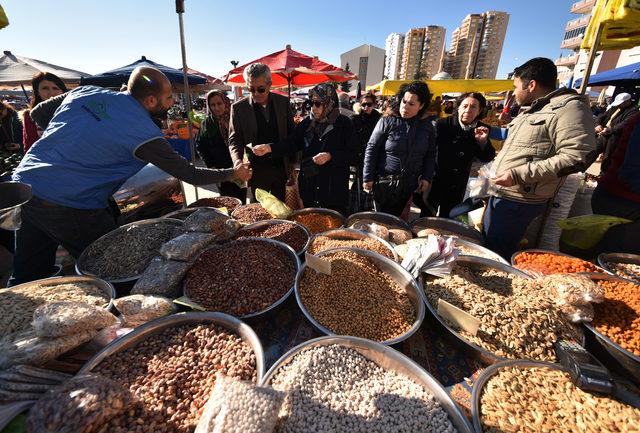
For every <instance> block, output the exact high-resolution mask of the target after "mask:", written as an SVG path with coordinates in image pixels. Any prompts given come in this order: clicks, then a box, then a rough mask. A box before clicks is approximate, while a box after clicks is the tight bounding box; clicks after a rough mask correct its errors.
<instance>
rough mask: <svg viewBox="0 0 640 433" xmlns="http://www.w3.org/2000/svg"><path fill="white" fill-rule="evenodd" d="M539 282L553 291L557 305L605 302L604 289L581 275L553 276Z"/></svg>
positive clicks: (545, 277)
mask: <svg viewBox="0 0 640 433" xmlns="http://www.w3.org/2000/svg"><path fill="white" fill-rule="evenodd" d="M537 282H538V284H542V285H545V286H546V287H549V288H550V289H551V291H552V293H551V295H552V296H553V298H554V299H555V302H556V304H557V305H563V304H569V305H579V304H586V303H589V302H598V303H599V302H602V301H604V289H603V288H602V287H600V286H599V285H597V284H596V283H595V282H593V281H592V280H591V279H589V278H587V277H583V276H581V275H571V274H552V275H547V276H544V277H541V278H539V279H538V281H537Z"/></svg>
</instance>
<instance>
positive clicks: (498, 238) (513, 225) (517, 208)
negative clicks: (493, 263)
mask: <svg viewBox="0 0 640 433" xmlns="http://www.w3.org/2000/svg"><path fill="white" fill-rule="evenodd" d="M546 206H547V205H546V203H535V204H533V203H531V204H530V203H520V202H517V201H513V200H508V199H505V198H499V197H491V198H490V199H489V203H488V204H487V208H486V209H485V212H484V217H483V219H482V224H483V226H484V234H485V236H486V244H485V247H487V248H489V249H490V250H493V251H495V252H496V253H498V254H500V255H501V256H502V257H503V258H504V259H505V260H507V261H510V260H511V256H512V255H513V253H515V252H516V251H518V250H519V249H520V240H521V239H522V236H524V234H525V232H526V231H527V227H529V224H530V223H531V221H533V219H534V218H535V217H537V216H538V215H542V213H543V212H544V210H545V208H546Z"/></svg>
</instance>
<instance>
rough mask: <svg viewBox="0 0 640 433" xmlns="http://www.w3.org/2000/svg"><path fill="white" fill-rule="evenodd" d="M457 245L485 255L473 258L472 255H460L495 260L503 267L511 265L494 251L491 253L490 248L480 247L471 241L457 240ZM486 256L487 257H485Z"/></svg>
mask: <svg viewBox="0 0 640 433" xmlns="http://www.w3.org/2000/svg"><path fill="white" fill-rule="evenodd" d="M455 243H456V244H459V245H462V246H465V247H467V248H469V249H471V250H475V251H478V252H479V253H482V254H484V256H472V255H470V254H464V253H463V254H460V255H461V256H471V257H480V258H481V259H485V258H486V259H489V260H495V261H496V262H500V263H502V264H503V265H509V262H508V261H506V260H505V259H503V258H502V256H501V255H500V254H498V253H494V252H493V251H491V250H490V249H489V248H485V247H483V246H482V245H478V244H474V243H473V242H469V241H465V240H464V239H460V238H458V239H456V240H455ZM485 256H486V257H485Z"/></svg>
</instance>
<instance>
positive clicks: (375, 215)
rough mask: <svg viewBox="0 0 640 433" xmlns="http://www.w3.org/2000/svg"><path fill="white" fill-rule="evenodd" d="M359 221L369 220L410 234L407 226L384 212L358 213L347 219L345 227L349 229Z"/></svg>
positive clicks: (402, 221)
mask: <svg viewBox="0 0 640 433" xmlns="http://www.w3.org/2000/svg"><path fill="white" fill-rule="evenodd" d="M360 220H371V221H375V222H379V223H381V224H384V225H386V226H391V227H390V228H397V229H400V230H406V231H408V232H411V227H410V226H409V224H408V223H407V222H406V221H404V220H402V219H400V218H398V217H397V216H395V215H391V214H388V213H384V212H358V213H354V214H352V215H350V216H349V218H347V224H346V226H347V227H351V226H352V225H353V224H355V223H357V222H358V221H360Z"/></svg>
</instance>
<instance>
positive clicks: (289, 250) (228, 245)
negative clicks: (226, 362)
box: [182, 238, 300, 319]
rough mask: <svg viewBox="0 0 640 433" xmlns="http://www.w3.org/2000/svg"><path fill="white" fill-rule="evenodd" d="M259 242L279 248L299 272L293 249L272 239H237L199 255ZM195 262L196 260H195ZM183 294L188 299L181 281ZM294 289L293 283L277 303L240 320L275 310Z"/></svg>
mask: <svg viewBox="0 0 640 433" xmlns="http://www.w3.org/2000/svg"><path fill="white" fill-rule="evenodd" d="M250 240H251V241H259V242H269V243H272V244H274V245H276V246H278V247H279V248H281V249H283V250H284V252H285V253H286V254H287V255H288V256H289V258H290V259H291V260H292V261H293V263H294V264H295V272H296V275H297V274H298V273H299V272H300V259H299V258H298V255H297V254H296V252H295V251H293V248H291V247H290V246H289V245H287V244H285V243H284V242H280V241H276V240H274V239H267V238H244V239H238V240H235V241H231V242H230V243H226V244H222V245H213V246H212V247H209V248H207V249H205V250H204V251H202V252H201V253H200V254H204V253H205V252H206V251H210V250H212V249H217V248H232V247H233V246H234V244H235V245H237V243H238V242H246V241H250ZM263 259H264V260H268V259H269V258H268V257H264V258H263ZM196 260H197V259H196ZM182 284H183V293H184V295H185V297H187V298H189V294H188V293H186V291H185V290H184V279H183V283H182ZM294 287H295V283H294V285H292V286H291V287H290V288H289V290H287V292H286V293H285V294H284V295H282V297H280V299H278V300H277V301H275V302H274V303H273V304H271V305H269V306H268V307H267V308H265V309H262V310H260V311H256V312H254V313H250V314H245V315H244V316H240V319H249V318H253V317H256V316H261V315H263V314H266V313H269V312H270V311H271V310H273V309H275V308H276V307H277V306H278V305H280V304H282V303H283V302H284V301H286V300H287V298H288V297H289V296H290V295H291V293H292V292H293V290H294ZM220 314H225V313H220Z"/></svg>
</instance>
